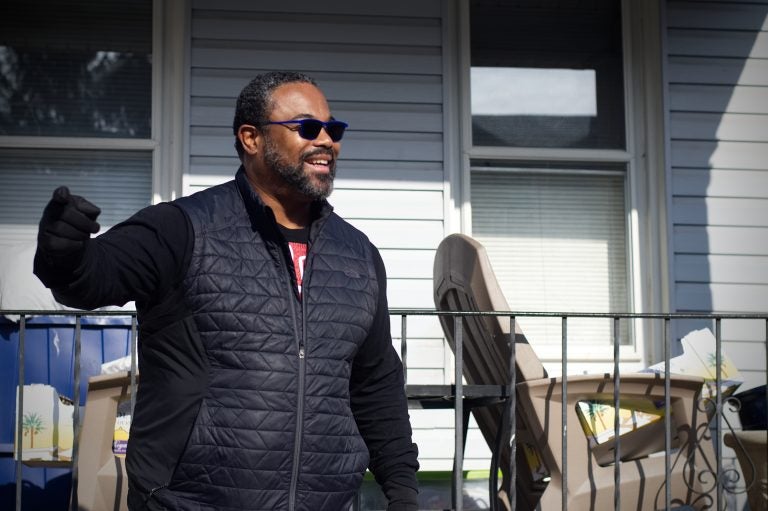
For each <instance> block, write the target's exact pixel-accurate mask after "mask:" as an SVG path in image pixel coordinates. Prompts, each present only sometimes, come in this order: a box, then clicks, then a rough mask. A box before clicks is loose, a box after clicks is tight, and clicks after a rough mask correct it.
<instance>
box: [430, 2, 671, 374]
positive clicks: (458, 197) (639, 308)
mask: <svg viewBox="0 0 768 511" xmlns="http://www.w3.org/2000/svg"><path fill="white" fill-rule="evenodd" d="M450 3H451V4H452V5H451V6H450V7H449V8H446V9H447V10H446V17H445V18H444V19H445V24H446V25H447V26H449V27H451V26H456V30H457V31H458V37H457V39H458V41H459V48H458V51H457V53H458V57H459V58H458V60H459V61H458V64H457V65H456V67H457V70H458V72H457V74H456V75H453V74H448V73H446V75H445V76H444V81H451V82H455V83H458V87H455V88H452V89H448V90H446V92H449V93H450V95H449V94H446V96H445V100H444V101H445V103H446V105H449V104H454V105H460V106H459V121H458V126H459V130H458V132H459V133H458V135H459V143H458V144H455V145H456V146H458V147H460V148H461V149H460V154H459V155H458V156H456V157H454V156H451V155H450V154H448V153H447V154H446V179H447V180H448V181H449V184H448V185H447V187H446V192H447V193H446V198H445V200H446V211H450V213H449V214H447V215H446V219H447V223H448V221H450V220H451V219H455V220H454V221H450V225H452V226H456V227H457V228H455V229H449V228H448V227H446V234H447V233H449V232H463V233H466V234H469V235H471V234H472V205H471V199H470V197H471V190H470V182H471V175H470V160H473V159H484V158H486V159H496V160H504V159H507V160H510V161H514V160H517V159H524V160H529V161H530V160H544V159H546V160H556V161H580V160H584V161H599V162H608V163H610V162H613V163H619V164H625V165H626V167H627V180H626V185H627V186H626V188H627V222H626V225H627V259H628V260H627V270H628V273H629V282H628V283H627V284H628V300H629V302H630V303H629V308H630V310H629V311H628V312H637V313H645V312H669V303H670V300H669V271H668V268H669V261H668V236H667V203H666V198H665V197H666V195H667V192H666V190H667V183H666V176H665V151H664V147H665V146H664V144H665V142H664V141H665V139H666V137H665V135H664V126H665V123H664V113H663V112H664V111H663V101H662V100H663V86H662V85H663V82H662V73H661V63H662V60H661V59H662V55H661V32H660V30H661V23H660V16H661V12H660V9H661V6H660V5H659V3H657V2H631V1H630V0H622V24H623V30H622V33H623V44H624V72H625V85H624V89H625V90H624V98H625V112H626V120H625V123H626V136H627V146H626V147H627V150H626V151H624V150H602V149H600V150H593V149H549V148H541V149H539V148H499V147H473V146H472V137H471V133H472V131H471V112H470V111H469V105H470V88H469V80H470V78H469V74H470V44H469V43H470V41H469V39H470V36H469V14H470V13H469V3H468V2H465V1H455V0H454V1H453V2H450ZM454 33H455V32H454ZM448 38H449V39H450V37H448ZM445 69H446V71H448V70H450V66H448V67H446V68H445ZM444 90H445V89H444ZM446 115H447V114H446ZM449 134H450V133H449V132H446V140H451V141H452V140H453V139H449V138H448V136H449ZM447 145H454V144H450V143H447ZM449 156H450V157H451V158H457V160H449V159H448V157H449ZM454 162H456V163H457V166H458V167H459V170H458V172H454V171H453V170H452V169H453V168H454V165H453V163H454ZM631 330H632V336H633V338H634V344H633V345H632V346H622V347H621V348H620V357H621V360H622V361H623V362H635V363H638V362H639V363H641V364H643V365H649V364H651V363H654V362H656V361H658V360H659V359H660V355H661V354H662V353H663V351H662V346H663V344H662V343H663V336H664V332H663V326H662V325H660V324H659V322H653V321H649V320H636V321H634V322H633V323H632V325H631ZM537 351H539V350H538V349H537ZM545 351H546V352H545ZM568 354H569V359H580V358H583V357H589V359H592V360H594V359H595V357H598V358H599V359H600V360H611V359H612V357H613V348H612V347H611V346H607V347H606V346H601V347H600V349H599V352H596V350H595V347H594V346H584V347H583V348H582V347H577V346H574V345H570V346H569V347H568ZM540 356H541V357H542V358H550V357H551V358H552V359H553V360H556V359H557V358H558V357H559V356H560V351H559V347H558V348H557V350H556V352H555V350H553V352H552V353H549V350H548V349H545V350H542V351H541V352H540Z"/></svg>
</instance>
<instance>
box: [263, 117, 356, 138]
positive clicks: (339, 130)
mask: <svg viewBox="0 0 768 511" xmlns="http://www.w3.org/2000/svg"><path fill="white" fill-rule="evenodd" d="M264 124H280V125H283V126H285V125H287V124H298V125H299V126H298V127H297V128H288V129H290V130H294V131H298V132H299V136H300V137H301V138H304V139H306V140H314V139H316V138H317V137H318V136H319V135H320V130H321V129H323V128H325V132H326V133H328V136H329V137H331V140H333V141H334V142H338V141H339V140H341V137H343V136H344V130H345V129H347V126H349V125H348V124H347V123H346V122H341V121H328V122H323V121H319V120H317V119H294V120H291V121H270V122H266V123H264Z"/></svg>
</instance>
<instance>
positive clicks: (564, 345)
mask: <svg viewBox="0 0 768 511" xmlns="http://www.w3.org/2000/svg"><path fill="white" fill-rule="evenodd" d="M561 330H562V331H561V333H562V341H561V349H560V353H562V357H563V359H562V360H561V361H560V363H561V367H562V372H561V375H560V382H561V384H562V388H563V390H562V392H563V402H562V407H561V410H560V420H561V423H562V424H563V436H562V437H561V440H562V447H563V484H562V488H563V489H562V491H563V493H562V495H561V497H562V506H563V511H567V509H568V405H567V401H568V382H567V380H568V378H567V377H566V376H567V375H568V316H562V328H561Z"/></svg>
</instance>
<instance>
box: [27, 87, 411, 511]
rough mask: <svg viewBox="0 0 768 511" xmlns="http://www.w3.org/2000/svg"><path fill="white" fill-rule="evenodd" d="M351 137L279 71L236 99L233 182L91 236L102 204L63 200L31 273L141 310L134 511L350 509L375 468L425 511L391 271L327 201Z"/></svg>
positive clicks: (50, 209)
mask: <svg viewBox="0 0 768 511" xmlns="http://www.w3.org/2000/svg"><path fill="white" fill-rule="evenodd" d="M345 127H346V124H344V123H342V122H340V121H336V120H335V119H333V117H331V114H330V110H329V107H328V104H327V101H326V99H325V96H324V95H323V93H322V92H321V91H320V89H319V88H318V87H317V85H316V83H315V82H314V81H313V80H312V79H311V78H310V77H308V76H305V75H302V74H297V73H289V72H274V73H266V74H263V75H260V76H257V77H256V78H255V79H254V80H253V81H252V82H251V83H249V84H248V85H247V86H246V87H245V88H244V89H243V91H242V92H241V94H240V97H239V98H238V101H237V107H236V112H235V119H234V124H233V128H234V132H235V137H236V141H235V147H236V148H237V152H238V154H239V156H240V160H241V162H242V165H241V168H240V169H239V170H238V172H237V175H236V177H235V179H234V180H233V181H230V182H228V183H225V184H223V185H219V186H215V187H212V188H209V189H208V190H205V191H203V192H200V193H197V194H194V195H192V196H189V197H185V198H182V199H179V200H176V201H174V202H171V203H163V204H159V205H156V206H151V207H149V208H146V209H144V210H142V211H140V212H138V213H137V214H136V215H134V216H133V217H131V218H130V219H128V220H127V221H125V222H123V223H121V224H119V225H117V226H115V227H113V228H112V229H110V230H109V231H108V232H106V233H104V234H103V235H101V236H99V237H97V238H93V239H90V234H91V233H95V232H97V231H98V229H99V226H98V224H97V223H96V217H97V216H98V214H99V212H100V210H99V209H98V208H97V207H96V206H94V205H93V204H91V203H89V202H88V201H87V200H85V199H84V198H82V197H78V196H75V195H70V194H69V192H68V190H67V189H66V188H64V187H62V188H59V189H57V190H56V191H55V192H54V196H53V199H52V200H51V202H50V203H49V204H48V206H47V207H46V209H45V211H44V213H43V217H42V220H41V222H40V231H39V235H38V250H37V253H36V255H35V274H36V275H38V277H40V279H41V280H42V281H43V282H44V283H45V284H46V285H47V286H48V287H50V288H51V289H52V290H53V292H54V296H55V297H56V298H57V300H59V301H60V302H62V303H64V304H66V305H70V306H73V307H80V308H85V309H91V308H95V307H99V306H103V305H109V304H122V303H125V302H126V301H129V300H135V301H136V306H137V312H138V319H139V325H140V332H139V335H140V343H139V368H140V371H141V382H140V385H139V389H138V393H137V401H136V410H135V414H134V418H133V424H132V427H131V437H130V442H129V446H128V454H127V460H126V464H127V470H128V477H129V494H128V501H129V507H130V508H131V509H133V510H139V509H150V510H154V509H168V510H214V509H226V510H241V509H254V510H255V509H259V510H262V509H263V510H267V509H288V510H294V509H295V510H308V511H317V510H340V509H347V508H348V507H349V505H350V503H351V501H352V499H353V497H354V495H355V493H356V491H357V489H358V488H359V486H360V483H361V480H362V477H363V473H364V471H365V469H366V467H368V468H370V469H371V471H372V472H373V474H374V476H375V478H376V480H377V481H378V482H379V484H380V485H381V486H382V489H383V491H384V493H385V495H386V497H387V499H388V502H389V508H388V509H390V510H412V509H416V494H417V486H416V477H415V473H416V470H417V469H418V462H417V450H416V446H415V445H414V444H413V443H412V442H411V427H410V424H409V419H408V412H407V403H406V400H405V395H404V391H403V374H402V365H401V363H400V360H399V358H398V357H397V354H396V352H395V351H394V349H393V347H392V342H391V337H390V332H389V318H388V311H387V300H386V288H385V286H386V276H385V273H384V266H383V263H382V260H381V257H380V255H379V253H378V251H377V250H376V249H375V248H374V246H373V245H372V244H371V243H370V241H368V239H367V238H366V237H365V235H363V234H362V233H360V232H359V231H357V230H356V229H355V228H353V227H352V226H351V225H349V224H348V223H346V222H345V221H344V220H342V219H341V218H340V217H339V216H337V215H336V214H335V213H333V212H332V208H331V206H330V205H329V204H328V202H327V201H326V200H325V199H326V197H327V196H328V195H329V194H330V193H331V190H332V187H333V179H334V175H335V172H336V160H337V158H338V154H339V149H340V140H341V137H342V135H343V133H344V128H345Z"/></svg>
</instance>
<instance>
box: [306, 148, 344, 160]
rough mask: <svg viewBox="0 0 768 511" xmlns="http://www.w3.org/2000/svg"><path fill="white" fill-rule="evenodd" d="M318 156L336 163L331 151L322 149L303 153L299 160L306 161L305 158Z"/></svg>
mask: <svg viewBox="0 0 768 511" xmlns="http://www.w3.org/2000/svg"><path fill="white" fill-rule="evenodd" d="M318 155H322V156H327V157H328V159H329V160H332V161H336V158H335V157H334V155H333V151H331V150H329V149H323V148H322V147H319V148H317V149H314V150H312V151H307V152H306V153H303V154H302V155H301V158H302V159H304V160H306V159H307V158H310V157H312V156H318Z"/></svg>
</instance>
